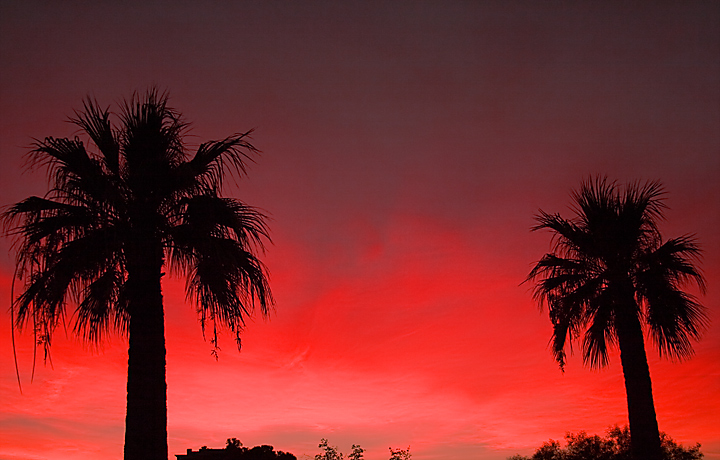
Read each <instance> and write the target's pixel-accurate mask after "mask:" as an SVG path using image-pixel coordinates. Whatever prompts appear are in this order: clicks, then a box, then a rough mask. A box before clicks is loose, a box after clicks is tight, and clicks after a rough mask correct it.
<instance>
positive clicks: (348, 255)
mask: <svg viewBox="0 0 720 460" xmlns="http://www.w3.org/2000/svg"><path fill="white" fill-rule="evenodd" d="M118 3H119V2H118ZM124 3H126V5H125V6H118V5H115V4H114V2H79V1H78V2H50V1H42V2H40V1H9V0H3V1H1V2H0V158H1V159H2V168H0V205H2V206H5V205H8V204H10V203H13V202H17V201H19V200H21V199H23V198H25V197H27V196H29V195H34V194H40V195H42V194H43V193H44V192H45V191H46V190H47V183H46V176H45V174H44V173H43V172H42V171H37V172H35V173H29V172H25V173H23V172H22V171H23V170H24V169H23V155H24V153H25V152H27V150H28V146H29V145H30V144H31V143H32V140H33V138H39V139H42V138H44V137H45V136H55V137H66V136H74V135H75V130H74V127H73V126H72V125H70V124H68V123H67V122H66V120H67V118H68V116H70V115H72V114H73V109H78V108H81V107H82V99H83V98H84V97H85V96H87V95H91V96H93V97H96V98H97V99H98V101H100V103H101V104H102V105H103V106H107V105H112V106H113V108H116V105H115V104H116V102H117V101H119V100H121V99H122V98H124V97H128V96H129V95H131V94H132V92H133V91H136V90H137V91H144V90H145V89H146V88H148V87H149V86H150V85H157V86H158V87H160V88H162V89H167V90H168V91H169V92H170V97H171V105H172V106H173V107H175V108H177V109H179V110H180V111H181V112H182V113H183V114H184V115H185V117H186V118H187V119H188V120H189V121H191V122H192V126H193V129H192V132H191V136H190V137H189V138H188V139H187V141H188V143H189V144H191V145H197V144H199V143H200V142H202V141H204V140H208V139H218V138H223V137H225V136H227V135H229V134H232V133H235V132H240V131H245V130H248V129H250V128H255V129H256V131H255V133H254V134H253V140H254V143H255V145H256V146H257V147H258V148H259V149H260V150H262V151H263V154H262V156H261V157H259V158H258V159H257V162H256V163H255V164H253V165H252V167H251V168H250V171H249V175H248V177H246V178H243V179H242V180H241V181H239V183H238V184H237V186H233V187H229V188H228V189H227V191H226V192H227V193H228V194H230V195H233V196H236V197H238V198H240V199H242V200H244V201H246V202H247V203H249V204H251V205H254V206H257V207H260V208H262V209H264V210H266V211H267V213H268V214H269V215H270V216H271V221H270V227H271V230H272V238H273V244H272V245H271V246H269V248H268V252H267V254H266V255H265V256H264V258H263V260H264V261H265V263H266V264H267V265H268V267H269V270H270V273H271V286H272V289H273V293H274V295H275V298H276V301H277V305H276V311H275V312H274V313H273V314H272V316H271V318H270V320H268V321H263V320H262V319H260V318H257V319H256V320H255V321H254V322H251V323H250V324H249V326H248V328H247V330H246V331H245V333H244V335H243V350H242V352H241V353H238V352H237V351H236V349H235V347H234V343H233V339H232V337H231V336H230V335H224V336H222V337H221V342H220V346H221V348H222V352H221V353H220V358H219V360H217V361H216V360H215V359H214V358H213V357H212V356H211V354H210V351H211V349H212V347H211V345H210V343H209V342H205V341H203V337H202V334H201V330H200V327H199V325H198V323H197V320H196V316H195V313H194V309H193V307H192V306H191V305H190V304H188V303H186V302H185V295H184V288H183V280H177V279H172V278H170V279H166V280H165V281H164V295H165V308H166V324H167V344H168V345H167V346H168V365H167V381H168V434H169V440H168V442H169V450H170V453H171V454H178V453H184V452H185V450H186V449H187V448H193V449H198V448H199V447H200V446H203V445H207V446H210V447H222V446H224V444H225V439H226V438H229V437H237V438H239V439H240V440H241V441H242V442H243V443H244V444H245V445H246V446H253V445H259V444H271V445H273V446H275V448H276V449H280V450H284V451H289V452H292V453H294V454H295V455H296V456H297V457H298V458H299V459H306V458H310V457H312V456H313V455H314V454H316V453H318V452H319V449H318V448H317V444H318V443H319V441H320V438H328V439H329V442H330V444H331V445H336V446H338V447H339V449H340V450H341V451H342V452H345V453H346V454H347V453H349V452H350V451H351V449H350V446H351V445H352V444H360V445H361V446H363V447H365V448H366V449H367V452H366V458H367V459H368V460H376V459H377V460H382V459H387V458H388V456H389V452H388V447H393V448H406V447H407V446H410V449H411V453H412V454H413V459H417V460H424V459H427V460H470V459H487V460H501V459H505V458H506V457H508V456H510V455H513V454H516V453H519V454H524V455H530V454H531V453H532V452H533V451H534V448H535V447H538V446H539V445H540V444H541V443H542V442H544V441H546V440H548V439H550V438H553V439H562V438H563V436H564V434H565V432H566V431H573V432H577V431H580V430H586V431H588V432H590V433H598V434H602V433H604V431H605V430H606V429H607V428H608V427H609V426H610V425H613V424H620V425H624V424H626V423H627V406H626V401H625V392H624V386H623V379H622V372H621V368H620V363H619V356H618V354H617V353H616V352H614V353H613V354H612V357H611V362H610V365H609V367H607V368H606V369H603V370H600V371H597V370H590V369H588V368H586V367H584V366H583V364H582V361H581V359H580V357H579V356H577V355H576V356H574V357H573V358H571V359H570V360H569V363H568V365H567V366H566V371H565V373H564V374H563V373H562V372H561V371H560V370H559V368H558V366H557V364H556V363H555V362H554V361H553V359H552V356H551V354H550V352H549V351H548V348H547V344H548V340H549V338H550V334H551V325H550V321H549V320H548V318H547V314H546V312H540V310H539V309H538V307H537V305H536V304H535V303H534V302H533V299H532V295H531V291H530V288H531V286H530V285H528V284H521V283H522V281H523V280H524V279H525V277H526V275H527V273H528V272H529V270H530V268H531V266H532V264H533V262H536V261H537V260H538V259H539V258H540V257H542V255H543V254H544V253H545V252H547V251H548V250H549V249H550V235H549V234H548V233H542V232H535V233H531V232H530V227H532V225H533V223H534V221H533V216H534V215H535V214H536V213H537V212H538V210H539V209H543V210H545V211H549V212H560V213H562V214H563V215H565V216H567V217H569V216H570V212H569V205H570V192H571V191H572V190H573V189H574V188H577V187H578V185H579V184H580V182H581V181H582V180H583V179H584V178H586V177H588V176H589V175H591V174H605V175H607V176H608V177H609V178H610V179H614V180H618V181H619V182H621V183H624V182H627V181H631V180H636V179H637V180H648V179H658V180H660V181H662V183H663V184H664V185H665V188H666V190H667V192H668V193H667V201H666V203H667V205H668V206H669V210H668V211H667V221H666V222H665V223H663V225H662V227H661V229H662V231H663V234H664V235H665V236H666V237H673V236H679V235H681V234H685V233H694V234H695V235H696V236H697V238H698V239H699V241H700V243H701V245H702V247H703V249H704V258H703V260H702V268H703V270H704V273H705V275H706V278H707V284H708V290H707V295H705V296H704V297H702V298H701V300H702V302H703V303H704V304H705V305H706V306H707V307H708V314H709V317H710V320H711V324H710V327H709V329H708V330H707V331H706V333H705V335H704V338H703V340H702V341H701V342H699V343H698V344H696V346H695V350H696V355H695V356H694V357H693V358H692V359H691V360H690V361H687V362H682V363H677V362H670V361H666V360H661V359H660V358H659V357H658V354H657V353H656V352H655V350H653V349H652V346H651V345H648V346H647V348H648V356H649V361H650V371H651V376H652V379H653V389H654V396H655V403H656V410H657V413H658V422H659V425H660V429H661V430H662V431H665V432H667V433H668V434H670V435H671V436H673V437H674V438H675V439H676V440H677V441H680V442H682V443H684V444H686V445H687V444H694V443H695V442H700V443H701V444H702V445H703V448H702V451H703V452H704V453H705V454H706V458H707V459H709V460H718V459H720V423H718V421H717V420H718V414H720V232H718V228H720V179H719V177H720V7H719V6H718V4H717V3H716V2H712V1H708V2H657V4H655V5H654V6H652V7H646V6H644V2H602V3H601V2H592V3H590V2H564V1H561V2H540V3H535V2H500V1H498V2H473V1H449V2H447V1H445V2H441V1H392V2H381V1H357V2H355V1H353V2H333V1H327V2H320V1H311V2H290V1H256V2H220V1H217V2H216V1H197V2H191V1H179V2H170V1H167V2H161V1H154V0H146V1H142V2H140V1H133V2H124ZM13 261H14V256H13V253H12V252H11V241H10V240H8V239H6V238H3V239H1V240H0V312H1V313H2V314H1V315H0V460H31V459H33V460H34V459H46V458H47V459H54V460H69V459H79V460H91V459H92V460H94V459H111V460H112V459H115V460H118V459H120V458H122V451H123V436H124V414H125V397H126V394H125V385H126V372H127V344H126V341H125V340H124V339H123V338H120V337H114V338H113V339H112V340H111V341H109V342H108V343H105V344H104V346H103V347H102V349H100V350H97V349H92V348H89V347H88V346H86V345H83V344H82V343H80V342H78V341H77V340H76V339H74V338H73V337H72V336H68V337H66V336H65V333H64V332H63V331H62V330H58V335H57V336H56V339H55V343H54V345H53V349H52V366H51V365H50V363H48V364H47V365H43V364H42V356H39V361H38V366H37V369H36V372H35V379H34V382H32V383H31V382H30V375H31V369H32V362H33V346H32V335H31V334H22V335H20V336H18V337H17V347H18V350H17V352H18V361H19V367H20V375H21V379H22V384H23V386H22V389H23V393H22V394H20V392H19V390H18V385H17V381H16V377H15V370H14V365H13V358H12V345H11V334H10V316H9V313H8V311H9V302H10V296H11V294H10V286H11V277H12V272H13ZM691 292H693V293H695V294H697V291H696V290H694V289H691ZM171 458H174V456H171Z"/></svg>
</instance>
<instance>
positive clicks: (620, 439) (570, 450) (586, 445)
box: [508, 425, 704, 460]
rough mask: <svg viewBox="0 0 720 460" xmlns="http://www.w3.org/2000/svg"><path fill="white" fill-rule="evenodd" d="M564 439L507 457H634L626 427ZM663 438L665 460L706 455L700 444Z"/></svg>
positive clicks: (627, 459) (560, 459) (529, 459)
mask: <svg viewBox="0 0 720 460" xmlns="http://www.w3.org/2000/svg"><path fill="white" fill-rule="evenodd" d="M565 441H566V445H565V447H563V446H561V445H560V442H559V441H555V440H552V439H551V440H550V441H548V442H545V443H543V445H542V446H540V447H539V448H538V449H537V450H536V451H535V453H534V454H533V455H532V456H531V457H526V456H524V455H514V456H512V457H508V460H632V455H631V453H630V429H629V428H628V427H627V426H625V427H624V428H620V427H618V426H617V425H616V426H613V427H611V428H609V429H608V431H607V436H606V437H604V438H603V437H600V436H598V435H592V436H590V435H588V434H587V433H586V432H584V431H581V432H579V433H578V434H572V433H568V434H566V435H565ZM660 441H661V446H662V451H663V460H700V459H702V458H703V457H704V455H703V454H702V452H700V444H699V443H698V444H695V445H694V446H690V447H684V446H682V445H681V444H678V443H676V442H675V441H674V440H673V439H672V438H671V437H670V436H668V435H667V434H665V433H660Z"/></svg>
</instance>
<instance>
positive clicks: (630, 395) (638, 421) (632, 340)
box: [617, 312, 662, 460]
mask: <svg viewBox="0 0 720 460" xmlns="http://www.w3.org/2000/svg"><path fill="white" fill-rule="evenodd" d="M620 319H621V321H620V322H618V324H617V334H618V342H619V345H620V361H621V362H622V368H623V374H624V377H625V392H626V395H627V403H628V419H629V421H630V445H631V448H632V454H633V458H634V459H635V460H661V459H662V451H661V448H660V434H659V430H658V424H657V417H656V415H655V404H654V402H653V395H652V383H651V382H650V368H649V367H648V363H647V355H646V354H645V345H644V340H643V332H642V326H641V325H640V320H639V319H638V317H637V315H636V314H634V313H631V312H627V314H626V315H623V317H622V318H620Z"/></svg>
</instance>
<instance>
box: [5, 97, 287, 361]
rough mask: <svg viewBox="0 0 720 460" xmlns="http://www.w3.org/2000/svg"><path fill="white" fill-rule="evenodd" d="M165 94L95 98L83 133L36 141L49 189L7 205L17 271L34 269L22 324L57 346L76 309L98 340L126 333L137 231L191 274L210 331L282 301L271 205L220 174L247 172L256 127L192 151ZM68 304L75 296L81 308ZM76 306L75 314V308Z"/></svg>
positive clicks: (191, 292)
mask: <svg viewBox="0 0 720 460" xmlns="http://www.w3.org/2000/svg"><path fill="white" fill-rule="evenodd" d="M167 102H168V97H167V94H166V93H162V94H161V93H159V92H158V91H157V90H155V89H152V90H150V91H148V93H147V94H146V95H144V96H139V95H137V94H135V95H134V96H133V97H132V98H131V99H130V100H128V101H126V102H125V103H124V104H123V105H122V106H121V110H120V113H119V125H118V126H114V125H113V124H112V123H111V113H110V112H109V109H104V110H103V109H101V108H100V107H99V105H98V104H97V102H95V101H93V100H90V99H88V100H87V101H86V102H85V103H84V110H82V111H79V112H76V114H75V117H74V118H72V119H71V121H72V122H73V123H74V124H76V125H77V126H78V127H79V128H80V130H81V132H83V133H84V134H85V135H87V136H88V137H89V139H90V141H91V143H90V145H94V149H93V150H88V149H87V148H86V147H85V144H84V143H83V141H82V140H80V139H79V138H78V137H75V138H74V139H56V138H52V137H48V138H46V139H45V140H42V141H36V142H35V144H34V149H33V150H32V151H31V152H30V154H29V165H30V167H31V168H33V167H38V166H40V167H45V168H46V169H47V171H48V177H49V182H50V191H49V192H48V193H47V194H46V196H44V197H37V196H33V197H30V198H27V199H25V200H23V201H20V202H19V203H17V204H15V205H12V206H10V207H8V208H7V209H6V210H5V211H4V213H3V216H2V217H3V221H4V224H5V226H6V229H7V232H8V233H9V234H11V235H14V236H15V237H16V243H15V244H16V248H17V259H16V276H17V278H18V279H22V280H24V289H23V291H22V294H21V295H19V296H18V298H17V299H16V300H15V301H14V303H13V309H14V310H15V312H16V315H17V316H16V320H15V326H16V327H18V328H22V327H24V326H27V325H28V324H32V325H33V329H34V331H35V333H36V334H38V343H41V344H43V345H44V347H45V351H46V353H47V350H48V347H49V345H50V342H51V337H52V333H53V331H54V329H55V328H56V327H57V325H58V324H59V323H61V322H63V321H65V320H67V319H70V320H71V321H72V323H73V325H74V330H75V331H76V333H77V334H78V335H80V336H81V337H83V338H84V339H86V340H88V341H92V342H97V341H100V340H102V338H103V336H104V335H105V333H107V332H108V331H110V330H116V331H119V332H121V333H126V332H127V323H128V308H127V306H128V297H127V292H128V267H129V266H131V265H132V264H133V263H134V262H133V258H138V257H142V254H138V250H137V248H136V247H135V245H136V244H137V241H136V238H135V239H134V235H135V236H136V235H139V234H142V235H145V236H147V237H148V238H152V239H154V240H156V241H159V242H160V244H161V246H162V248H163V251H164V256H163V260H164V261H166V262H167V264H168V265H169V267H170V269H171V271H172V272H173V273H175V274H185V275H186V294H187V297H188V299H190V300H192V301H194V302H195V303H196V305H197V311H198V315H199V319H200V322H201V325H202V327H203V332H204V331H205V327H206V325H209V326H210V327H211V328H212V339H211V340H212V343H213V345H214V346H215V347H216V348H217V332H218V329H219V328H227V329H229V330H230V331H232V332H233V333H234V334H235V337H236V339H237V341H238V346H239V344H240V335H239V334H240V332H241V330H242V328H243V326H244V324H245V320H246V318H247V317H248V316H249V315H251V314H252V311H253V309H254V307H255V306H256V304H257V305H258V306H259V307H260V310H261V312H262V313H263V314H267V312H268V309H269V308H271V306H272V304H273V298H272V294H271V291H270V287H269V284H268V275H267V270H266V268H265V266H264V265H263V264H262V262H261V261H260V260H259V259H258V257H257V253H258V251H264V246H263V244H264V241H265V240H267V241H269V236H268V229H267V226H266V224H265V216H264V215H263V213H262V212H260V211H258V210H257V209H254V208H252V207H250V206H248V205H246V204H244V203H242V202H241V201H239V200H237V199H234V198H223V197H222V196H221V191H222V185H223V184H222V179H223V177H224V176H225V175H226V174H227V173H231V174H235V175H236V177H240V176H241V175H242V174H244V173H245V169H246V165H247V162H248V161H252V157H253V155H255V154H257V153H258V151H257V150H256V149H255V147H253V145H252V144H251V143H250V142H249V140H248V138H249V134H250V132H246V133H241V134H235V135H233V136H229V137H227V138H225V139H222V140H219V141H210V142H206V143H203V144H201V145H200V146H199V147H198V148H197V150H196V151H195V152H194V154H192V155H191V154H190V153H189V152H188V151H187V149H186V147H185V143H184V135H185V134H186V131H187V124H186V123H185V122H184V121H183V120H182V119H181V117H180V115H179V114H178V113H177V112H176V111H175V110H173V109H172V108H170V107H169V106H168V105H167ZM68 303H72V304H74V305H76V308H75V310H74V312H73V313H69V312H68V309H67V305H68ZM68 316H69V318H68Z"/></svg>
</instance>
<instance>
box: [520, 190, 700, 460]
mask: <svg viewBox="0 0 720 460" xmlns="http://www.w3.org/2000/svg"><path fill="white" fill-rule="evenodd" d="M663 194H664V192H663V189H662V186H661V185H660V184H659V183H658V182H648V183H646V184H644V185H640V184H639V183H631V184H628V185H627V186H626V187H625V188H624V189H621V188H620V187H618V186H617V184H616V183H614V182H609V181H608V180H607V179H606V178H596V179H594V180H593V179H588V180H587V181H585V182H584V183H583V184H582V185H581V187H580V190H579V191H577V192H575V193H574V194H573V199H574V212H575V217H574V218H573V219H570V220H566V219H563V218H562V217H560V216H559V215H558V214H547V213H545V212H543V211H541V212H540V214H539V216H537V221H538V225H537V226H536V227H534V228H533V230H540V229H549V230H550V231H552V232H553V241H554V247H553V252H551V253H549V254H546V255H545V256H544V257H543V258H542V259H541V260H540V261H539V262H538V263H537V264H536V265H535V267H534V268H533V269H532V271H531V272H530V274H529V275H528V280H537V283H536V285H535V297H536V299H537V300H538V301H539V302H540V305H541V306H542V305H543V304H546V305H547V307H548V310H549V316H550V320H551V321H552V324H553V335H552V339H551V348H552V352H553V354H554V356H555V358H556V359H557V361H558V363H559V364H560V366H561V367H563V366H564V364H565V357H566V353H565V348H566V344H568V342H570V346H571V345H572V341H573V340H580V337H581V336H582V340H581V341H582V351H583V358H584V362H585V363H586V364H590V365H591V366H592V367H602V366H605V365H607V363H608V350H609V348H610V347H612V346H614V345H617V346H618V347H619V349H620V361H621V364H622V369H623V374H624V377H625V390H626V395H627V402H628V418H629V422H630V432H631V444H632V451H633V455H634V457H635V458H636V459H648V460H650V459H652V460H659V459H660V456H661V453H660V439H659V435H658V424H657V418H656V415H655V406H654V403H653V396H652V387H651V382H650V372H649V368H648V364H647V357H646V354H645V347H644V337H643V326H645V327H646V328H647V332H648V334H649V336H650V338H651V339H652V342H653V343H654V345H655V346H656V347H657V349H658V350H659V352H660V354H661V355H664V356H668V357H673V358H680V359H682V358H687V357H689V356H690V355H691V354H692V353H693V349H692V345H691V342H690V339H694V340H697V339H699V337H700V333H701V331H702V329H703V328H704V326H705V325H706V322H707V317H706V315H705V313H704V307H703V306H702V305H700V304H699V303H698V302H697V301H696V299H695V298H694V297H693V296H692V295H690V294H688V293H686V292H684V291H683V290H682V287H683V286H684V285H685V284H686V283H687V282H689V281H694V282H695V283H696V284H697V285H698V286H699V288H700V290H701V291H704V287H705V285H704V279H703V276H702V274H701V273H700V271H699V269H698V268H697V267H696V265H695V263H694V262H695V259H696V258H697V257H698V256H699V254H700V249H699V247H698V245H697V243H696V241H695V240H694V238H693V237H692V236H688V235H686V236H681V237H679V238H673V239H669V240H667V241H664V242H663V240H662V237H661V235H660V232H659V230H658V222H659V221H660V220H661V219H663V210H664V208H665V206H664V203H663V201H662V200H663Z"/></svg>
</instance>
